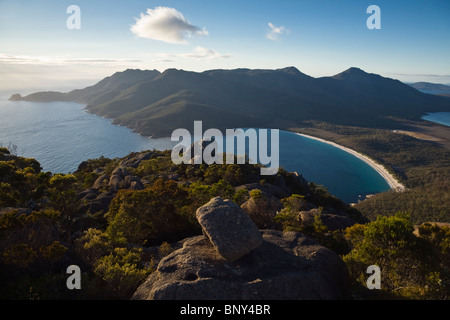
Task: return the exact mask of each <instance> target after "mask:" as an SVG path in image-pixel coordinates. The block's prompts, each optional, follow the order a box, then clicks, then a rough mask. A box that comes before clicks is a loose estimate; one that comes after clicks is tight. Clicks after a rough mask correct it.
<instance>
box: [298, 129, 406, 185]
mask: <svg viewBox="0 0 450 320" xmlns="http://www.w3.org/2000/svg"><path fill="white" fill-rule="evenodd" d="M295 133H296V134H298V135H300V136H303V137H306V138H310V139H314V140H317V141H321V142H324V143H327V144H330V145H332V146H334V147H336V148H339V149H341V150H343V151H345V152H348V153H350V154H351V155H354V156H355V157H357V158H358V159H361V160H362V161H364V162H365V163H367V164H368V165H369V166H371V167H372V168H373V169H374V170H375V171H377V172H378V173H379V174H380V175H381V176H382V177H383V178H384V179H385V180H386V182H387V183H388V184H389V186H390V187H391V188H392V189H393V190H395V191H397V192H402V191H405V190H406V188H405V186H404V185H403V184H401V183H400V182H398V181H397V179H395V178H394V176H392V174H390V173H389V171H387V170H386V168H385V167H383V166H382V165H381V164H379V163H377V162H375V161H374V160H372V159H370V158H369V157H367V156H365V155H363V154H361V153H359V152H357V151H355V150H352V149H350V148H347V147H344V146H341V145H340V144H337V143H335V142H331V141H328V140H324V139H321V138H317V137H313V136H309V135H306V134H302V133H297V132H295Z"/></svg>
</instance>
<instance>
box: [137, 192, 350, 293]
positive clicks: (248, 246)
mask: <svg viewBox="0 0 450 320" xmlns="http://www.w3.org/2000/svg"><path fill="white" fill-rule="evenodd" d="M197 217H198V219H199V222H200V224H201V225H202V228H203V232H204V235H202V236H195V237H190V238H188V239H185V240H184V241H183V246H182V247H181V248H180V249H178V250H176V251H174V252H173V253H172V254H170V255H168V256H166V257H165V258H164V259H162V260H161V262H160V263H159V265H158V268H157V270H156V271H155V272H153V273H152V274H151V275H150V276H149V277H148V278H147V280H146V281H145V283H144V284H142V285H141V286H140V287H139V288H138V289H137V291H136V292H135V294H134V295H133V299H138V300H140V299H144V300H145V299H151V300H160V299H162V300H174V299H181V300H186V299H189V300H197V299H199V300H206V299H214V300H218V299H227V300H240V299H244V300H247V299H251V300H255V299H283V300H286V299H287V300H296V299H343V298H345V297H346V296H347V294H348V293H349V277H348V272H347V268H346V266H345V263H344V262H343V261H342V259H341V258H340V257H339V256H338V255H337V254H336V253H335V252H333V251H331V250H329V249H327V248H325V247H323V246H321V245H319V244H318V243H317V242H316V241H314V240H312V239H311V238H309V237H306V236H304V235H302V234H300V233H297V232H281V231H276V230H261V231H258V229H257V227H256V225H255V224H254V223H253V222H252V220H251V219H250V218H249V217H248V215H247V214H246V213H245V211H243V210H242V209H241V208H239V207H238V206H237V205H236V204H234V203H233V202H231V201H224V200H223V199H222V198H220V197H217V198H214V199H212V200H211V201H210V202H208V203H207V204H205V205H204V206H202V207H200V208H199V209H198V210H197ZM220 226H221V227H220Z"/></svg>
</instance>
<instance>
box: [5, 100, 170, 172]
mask: <svg viewBox="0 0 450 320" xmlns="http://www.w3.org/2000/svg"><path fill="white" fill-rule="evenodd" d="M7 98H8V97H6V98H5V97H2V99H1V100H0V145H1V146H4V147H8V146H9V145H16V146H17V154H18V155H19V156H24V157H29V158H35V159H36V160H38V161H39V163H40V164H41V166H42V168H43V170H44V171H51V172H53V173H69V172H74V171H75V170H76V169H77V168H78V165H79V164H80V163H81V162H82V161H84V160H87V159H94V158H99V157H100V156H104V157H107V158H116V157H124V156H126V155H127V154H129V153H130V152H137V151H143V150H152V149H157V150H167V149H171V148H172V147H173V145H174V143H173V142H171V141H170V139H168V138H167V139H150V138H147V137H143V136H140V135H138V134H136V133H134V132H132V131H131V130H130V129H128V128H125V127H120V126H116V125H113V124H111V120H109V119H104V118H101V117H98V116H96V115H93V114H89V113H87V112H85V111H84V110H83V107H84V106H83V105H81V104H78V103H73V102H50V103H38V102H26V101H7Z"/></svg>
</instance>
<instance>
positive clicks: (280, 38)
mask: <svg viewBox="0 0 450 320" xmlns="http://www.w3.org/2000/svg"><path fill="white" fill-rule="evenodd" d="M72 5H75V6H76V7H77V8H78V9H79V11H77V10H75V11H73V10H72V7H71V6H72ZM371 5H376V6H377V7H378V8H379V15H377V14H378V13H377V12H375V11H369V12H367V9H368V8H369V6H371ZM68 9H69V10H68ZM368 20H369V22H370V23H369V24H370V25H373V24H374V23H376V22H377V23H379V26H380V29H376V28H375V29H373V28H369V27H368ZM287 66H294V67H296V68H297V69H299V70H300V71H301V72H303V73H305V74H308V75H310V76H312V77H324V76H332V75H335V74H338V73H340V72H342V71H344V70H346V69H348V68H350V67H358V68H361V69H363V70H364V71H366V72H369V73H377V74H380V75H382V76H385V77H389V78H395V79H399V80H401V81H404V82H418V81H427V82H433V83H445V84H450V1H448V0H429V1H425V0H417V1H414V0H410V1H404V0H370V1H366V0H341V1H336V0H309V1H303V0H295V1H293V0H291V1H287V0H277V1H274V0H271V1H268V0H245V1H242V0H239V1H236V0H227V1H219V0H173V1H172V0H160V1H154V0H146V1H142V0H140V1H137V0H127V1H123V0H96V1H94V0H89V1H87V0H70V1H65V0H39V1H36V0H27V1H23V0H22V1H18V0H0V91H14V92H20V93H22V94H26V93H30V92H33V91H38V90H57V91H69V90H72V89H76V88H84V87H86V86H89V85H93V84H95V83H96V82H98V81H100V80H101V79H103V78H104V77H106V76H109V75H111V74H113V73H114V72H117V71H123V70H125V69H128V68H133V69H151V70H153V69H156V70H159V71H161V72H162V71H164V70H166V69H169V68H177V69H184V70H189V71H198V72H201V71H204V70H210V69H235V68H251V69H277V68H284V67H287Z"/></svg>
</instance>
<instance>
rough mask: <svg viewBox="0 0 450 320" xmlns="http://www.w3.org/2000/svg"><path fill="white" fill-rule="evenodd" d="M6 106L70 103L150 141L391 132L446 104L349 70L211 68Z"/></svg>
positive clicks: (104, 83) (153, 74) (125, 77)
mask: <svg viewBox="0 0 450 320" xmlns="http://www.w3.org/2000/svg"><path fill="white" fill-rule="evenodd" d="M10 100H25V101H41V102H49V101H74V102H79V103H83V104H86V110H87V111H88V112H90V113H94V114H97V115H100V116H103V117H107V118H111V119H113V122H114V123H116V124H119V125H124V126H127V127H130V128H132V129H133V130H135V131H136V132H138V133H140V134H142V135H146V136H153V137H162V136H170V134H171V132H172V131H173V130H175V129H176V128H180V127H182V128H186V129H190V128H192V125H193V121H195V120H202V121H203V122H204V126H205V127H210V128H218V129H221V130H222V129H226V128H232V127H270V128H278V129H287V128H291V127H302V126H306V125H307V124H308V122H310V121H324V122H330V123H335V124H342V125H357V126H362V127H380V128H395V129H397V128H399V127H401V126H402V122H405V121H420V117H421V116H422V115H423V114H425V113H426V112H435V111H450V99H448V98H447V97H439V96H433V95H428V94H425V93H422V92H420V91H418V90H416V89H414V88H412V87H411V86H409V85H406V84H404V83H402V82H400V81H399V80H395V79H390V78H384V77H382V76H380V75H378V74H373V73H366V72H365V71H363V70H361V69H359V68H356V67H352V68H349V69H347V70H345V71H343V72H341V73H339V74H336V75H334V76H328V77H320V78H313V77H311V76H309V75H306V74H304V73H302V72H301V71H300V70H298V69H297V68H295V67H293V66H290V67H286V68H281V69H245V68H240V69H231V70H226V69H215V70H206V71H203V72H194V71H185V70H179V69H173V68H172V69H167V70H165V71H164V72H159V71H157V70H139V69H126V70H125V71H122V72H116V73H114V74H113V75H111V76H109V77H106V78H104V79H103V80H101V81H99V82H98V83H97V84H95V85H93V86H90V87H86V88H84V89H76V90H72V91H70V92H67V93H61V92H37V93H32V94H30V95H28V96H25V97H22V96H21V95H20V94H15V95H13V96H11V98H10Z"/></svg>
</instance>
